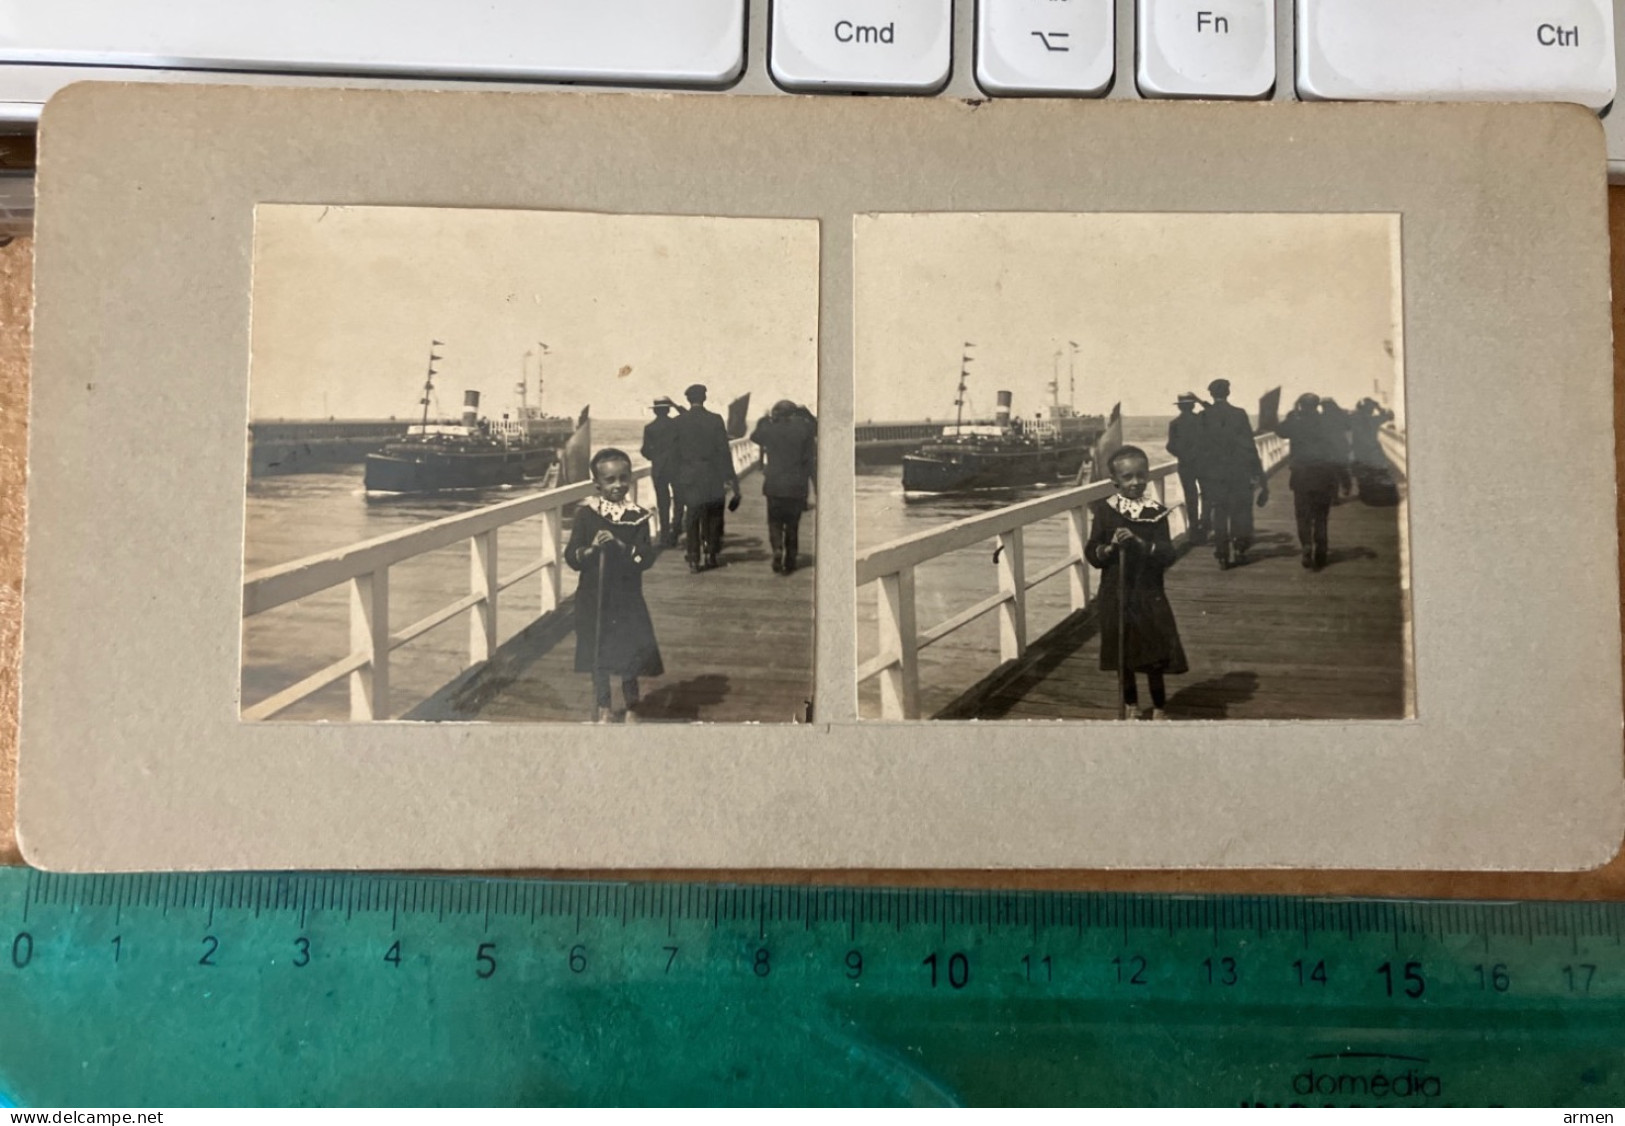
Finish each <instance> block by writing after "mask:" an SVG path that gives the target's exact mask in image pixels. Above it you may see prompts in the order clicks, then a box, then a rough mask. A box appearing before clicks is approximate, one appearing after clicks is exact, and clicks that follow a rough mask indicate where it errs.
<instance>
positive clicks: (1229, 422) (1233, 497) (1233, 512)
mask: <svg viewBox="0 0 1625 1126" xmlns="http://www.w3.org/2000/svg"><path fill="white" fill-rule="evenodd" d="M1207 390H1208V394H1210V395H1212V396H1213V403H1212V405H1211V406H1209V407H1208V408H1207V409H1206V410H1204V411H1203V412H1202V415H1201V418H1202V428H1203V434H1204V436H1205V438H1206V440H1207V466H1208V469H1207V476H1206V477H1204V478H1203V479H1202V491H1203V493H1205V494H1206V499H1207V502H1208V503H1207V509H1208V512H1209V514H1210V520H1211V526H1212V530H1213V554H1214V555H1215V556H1216V557H1217V558H1218V560H1219V567H1220V569H1228V568H1230V567H1234V566H1236V565H1238V564H1240V563H1243V562H1245V561H1246V557H1247V549H1248V548H1249V547H1251V546H1252V543H1253V490H1254V488H1257V489H1258V490H1259V494H1260V495H1259V500H1258V503H1259V504H1260V505H1261V506H1262V505H1264V504H1267V503H1269V483H1268V482H1267V481H1265V480H1264V465H1263V462H1262V461H1260V460H1259V457H1258V444H1257V443H1256V442H1255V441H1254V440H1253V424H1252V421H1251V420H1250V419H1248V417H1247V412H1246V411H1244V410H1242V409H1241V408H1240V407H1238V406H1236V405H1234V404H1233V403H1231V402H1230V381H1229V380H1228V379H1215V380H1214V381H1213V382H1212V383H1209V384H1208V385H1207Z"/></svg>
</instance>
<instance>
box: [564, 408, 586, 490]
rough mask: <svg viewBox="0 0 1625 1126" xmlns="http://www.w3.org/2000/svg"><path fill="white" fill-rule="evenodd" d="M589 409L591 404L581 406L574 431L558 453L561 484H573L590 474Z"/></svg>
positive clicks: (583, 479)
mask: <svg viewBox="0 0 1625 1126" xmlns="http://www.w3.org/2000/svg"><path fill="white" fill-rule="evenodd" d="M591 410H592V407H591V405H588V406H585V407H582V408H581V417H580V418H578V419H577V420H576V428H575V433H573V434H571V435H570V439H569V441H567V442H565V443H564V449H563V450H562V451H561V452H560V453H559V481H558V483H559V484H561V485H573V484H575V483H576V482H577V481H585V480H587V479H588V478H589V477H591V476H592V470H591V468H590V466H591V465H592V419H591V418H590V417H588V412H590V411H591Z"/></svg>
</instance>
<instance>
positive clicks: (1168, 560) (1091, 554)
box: [1083, 446, 1190, 719]
mask: <svg viewBox="0 0 1625 1126" xmlns="http://www.w3.org/2000/svg"><path fill="white" fill-rule="evenodd" d="M1107 468H1108V469H1109V470H1110V471H1111V479H1112V484H1113V485H1115V486H1116V487H1117V495H1115V496H1112V497H1108V498H1107V499H1105V500H1103V501H1096V502H1095V503H1094V504H1093V505H1092V506H1091V509H1090V510H1091V512H1092V513H1093V516H1094V520H1093V526H1092V528H1091V530H1090V532H1089V542H1088V543H1087V544H1085V545H1084V549H1083V554H1084V557H1085V558H1086V559H1088V560H1089V563H1090V565H1092V566H1094V567H1098V568H1099V569H1100V571H1101V576H1100V603H1099V604H1100V667H1101V668H1103V669H1109V670H1111V671H1114V672H1115V671H1116V670H1117V668H1118V666H1119V662H1121V663H1122V668H1123V670H1124V672H1123V677H1122V680H1123V703H1124V704H1125V705H1126V707H1127V710H1128V716H1129V718H1130V719H1139V718H1140V707H1139V705H1140V695H1139V688H1138V686H1137V685H1136V684H1135V674H1136V673H1144V674H1145V679H1146V684H1147V686H1148V687H1149V688H1150V690H1151V718H1152V719H1165V718H1167V717H1166V715H1165V713H1164V712H1163V708H1164V707H1165V706H1166V704H1167V702H1168V692H1167V688H1166V686H1165V685H1164V683H1163V677H1164V676H1166V675H1167V674H1169V673H1182V672H1187V671H1189V669H1190V665H1189V663H1188V662H1187V661H1186V660H1185V649H1184V647H1183V646H1182V645H1180V643H1179V627H1178V626H1177V625H1175V624H1174V611H1173V607H1171V606H1170V605H1168V596H1167V595H1166V594H1165V593H1163V589H1162V573H1163V572H1164V571H1166V570H1167V569H1168V568H1169V567H1171V566H1173V564H1174V560H1175V558H1176V556H1175V554H1174V544H1173V537H1172V536H1171V535H1170V534H1169V531H1168V509H1167V508H1166V507H1165V506H1164V505H1162V504H1161V503H1159V502H1158V501H1157V500H1156V498H1155V497H1152V496H1149V495H1147V494H1148V486H1149V485H1150V483H1151V461H1150V459H1149V458H1148V457H1146V454H1145V451H1144V450H1142V449H1140V448H1139V447H1137V446H1123V447H1121V448H1120V449H1118V451H1117V452H1116V453H1114V454H1112V456H1111V458H1110V460H1109V461H1108V463H1107ZM1120 597H1121V601H1122V605H1123V613H1122V618H1121V635H1122V649H1123V652H1121V653H1119V652H1118V635H1119V614H1118V603H1119V598H1120Z"/></svg>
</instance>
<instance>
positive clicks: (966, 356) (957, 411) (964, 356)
mask: <svg viewBox="0 0 1625 1126" xmlns="http://www.w3.org/2000/svg"><path fill="white" fill-rule="evenodd" d="M974 347H976V345H974V344H972V343H971V342H970V341H969V340H967V341H965V350H964V351H963V352H962V353H960V357H959V390H958V394H957V395H955V396H954V433H955V434H958V433H959V432H960V429H961V428H962V427H963V426H964V425H965V380H966V378H967V377H968V376H969V375H970V371H969V368H970V361H971V355H970V350H971V349H972V348H974Z"/></svg>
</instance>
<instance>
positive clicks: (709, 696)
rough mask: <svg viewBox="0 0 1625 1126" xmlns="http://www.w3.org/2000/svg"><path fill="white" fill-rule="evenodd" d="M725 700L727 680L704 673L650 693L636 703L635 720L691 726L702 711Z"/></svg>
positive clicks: (719, 675)
mask: <svg viewBox="0 0 1625 1126" xmlns="http://www.w3.org/2000/svg"><path fill="white" fill-rule="evenodd" d="M727 698H728V678H727V677H725V676H723V675H721V674H720V673H706V674H705V675H703V676H696V677H694V678H692V679H691V680H680V681H678V682H677V683H676V684H667V685H665V686H663V687H661V688H658V689H656V690H655V691H653V692H651V693H649V694H648V695H647V696H645V697H644V698H643V700H642V701H641V702H640V703H639V704H638V718H639V719H641V720H647V721H651V722H660V723H692V722H694V721H696V720H698V719H699V718H700V712H701V710H702V709H705V708H709V707H714V706H715V705H717V704H720V703H722V701H723V700H725V699H727Z"/></svg>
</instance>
